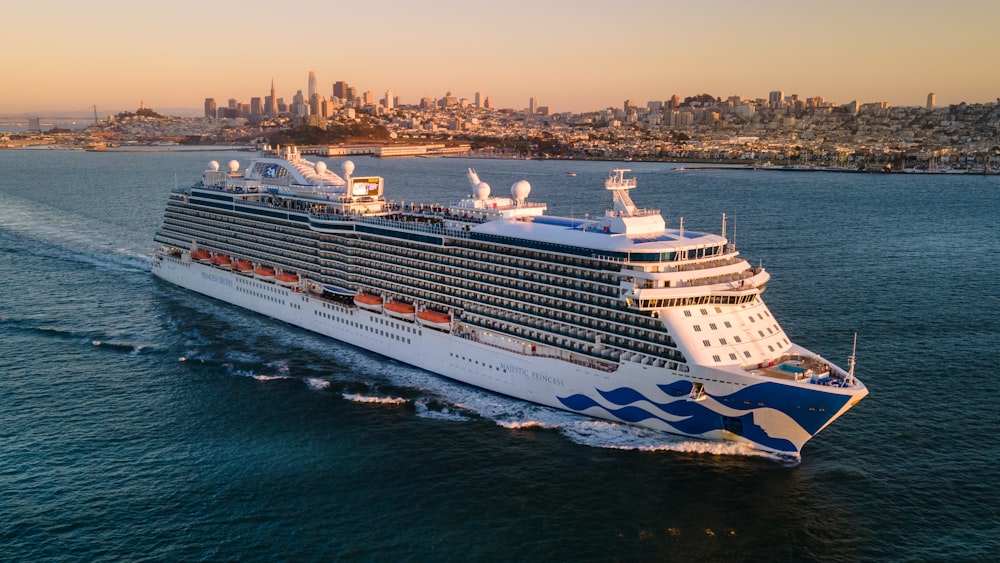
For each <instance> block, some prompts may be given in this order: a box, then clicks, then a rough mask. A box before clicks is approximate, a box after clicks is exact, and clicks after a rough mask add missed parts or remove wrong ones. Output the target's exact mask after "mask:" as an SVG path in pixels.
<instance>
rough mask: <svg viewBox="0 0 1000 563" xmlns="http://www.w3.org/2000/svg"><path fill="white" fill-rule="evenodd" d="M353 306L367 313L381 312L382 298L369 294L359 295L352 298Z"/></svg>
mask: <svg viewBox="0 0 1000 563" xmlns="http://www.w3.org/2000/svg"><path fill="white" fill-rule="evenodd" d="M354 304H355V305H357V306H358V307H361V308H362V309H367V310H369V311H382V298H381V297H379V296H378V295H372V294H370V293H359V294H357V295H355V296H354Z"/></svg>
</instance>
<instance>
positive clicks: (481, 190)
mask: <svg viewBox="0 0 1000 563" xmlns="http://www.w3.org/2000/svg"><path fill="white" fill-rule="evenodd" d="M488 197H490V185H489V184H487V183H486V182H479V185H477V186H476V199H480V200H482V199H486V198H488Z"/></svg>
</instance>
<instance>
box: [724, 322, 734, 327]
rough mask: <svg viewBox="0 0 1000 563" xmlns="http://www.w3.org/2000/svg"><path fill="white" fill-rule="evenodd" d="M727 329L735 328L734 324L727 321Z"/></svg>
mask: <svg viewBox="0 0 1000 563" xmlns="http://www.w3.org/2000/svg"><path fill="white" fill-rule="evenodd" d="M725 324H726V328H733V323H731V322H729V321H726V323H725Z"/></svg>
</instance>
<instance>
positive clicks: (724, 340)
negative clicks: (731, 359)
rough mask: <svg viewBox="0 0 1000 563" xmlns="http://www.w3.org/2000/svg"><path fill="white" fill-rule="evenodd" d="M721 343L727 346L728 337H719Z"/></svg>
mask: <svg viewBox="0 0 1000 563" xmlns="http://www.w3.org/2000/svg"><path fill="white" fill-rule="evenodd" d="M719 344H722V345H723V346H725V345H726V339H725V338H720V339H719Z"/></svg>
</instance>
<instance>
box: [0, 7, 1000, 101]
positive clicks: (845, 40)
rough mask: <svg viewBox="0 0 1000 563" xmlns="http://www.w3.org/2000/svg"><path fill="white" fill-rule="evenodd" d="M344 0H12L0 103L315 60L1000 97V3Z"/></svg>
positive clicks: (542, 78) (664, 84)
mask: <svg viewBox="0 0 1000 563" xmlns="http://www.w3.org/2000/svg"><path fill="white" fill-rule="evenodd" d="M353 6H355V4H345V5H337V4H336V3H329V2H318V1H316V0H304V1H303V2H300V3H297V4H295V5H294V6H293V7H292V8H286V7H285V6H282V7H281V8H280V9H276V8H275V4H273V3H271V2H261V1H259V0H246V1H242V2H235V1H230V0H225V1H211V0H209V1H207V2H206V1H200V2H194V1H192V0H178V1H177V2H174V3H171V4H170V6H169V7H167V8H164V7H161V6H158V5H145V4H141V3H140V4H135V3H126V2H123V1H120V0H111V1H107V2H101V3H99V4H96V5H91V4H87V3H75V2H69V1H68V0H64V1H59V0H38V1H36V2H31V3H15V4H13V5H12V6H9V7H8V12H9V13H8V17H7V19H6V23H7V26H6V27H5V32H6V38H7V40H8V41H7V43H8V45H14V46H17V47H18V48H16V49H8V50H7V51H6V53H5V55H4V58H5V59H6V60H5V61H4V68H5V76H6V79H5V82H6V84H7V87H6V88H5V93H4V98H3V100H0V114H3V115H18V114H21V115H27V114H31V113H36V114H51V113H53V112H69V111H73V112H85V111H87V109H88V108H92V107H93V106H94V105H96V106H97V108H98V114H99V115H101V116H103V115H106V114H108V113H117V112H118V111H123V110H130V111H134V110H135V109H136V108H138V107H139V104H140V103H144V105H145V106H146V107H149V108H152V109H154V110H157V111H160V109H161V108H171V109H175V110H181V109H188V108H190V109H191V110H193V111H196V112H197V114H200V111H199V110H200V108H201V107H202V106H203V102H204V100H205V98H215V100H216V102H217V104H218V105H219V106H220V107H223V106H225V105H226V103H227V101H228V99H229V98H236V99H238V100H240V101H243V102H248V101H249V100H250V98H251V97H255V96H260V97H263V96H265V95H267V94H268V93H269V90H270V84H271V79H272V78H273V79H274V81H275V87H276V91H277V95H278V97H280V98H284V99H285V101H286V102H290V101H291V99H292V97H293V96H294V95H295V93H296V91H297V90H302V91H303V92H306V90H307V76H308V73H309V71H315V72H316V75H317V78H318V84H319V92H320V94H321V95H324V96H327V97H329V96H331V94H332V85H333V83H334V82H336V81H339V80H342V81H345V82H347V83H348V84H350V85H351V86H354V87H356V88H357V89H358V91H359V93H363V92H365V91H368V90H370V91H372V92H373V93H374V94H375V97H376V99H378V98H381V97H383V96H384V95H385V92H386V90H391V91H392V92H393V93H394V95H396V96H399V98H400V100H401V102H402V103H404V104H416V103H418V102H419V100H420V98H422V97H425V96H426V97H431V98H435V99H436V98H440V97H442V96H443V95H445V93H446V92H448V91H450V92H452V93H453V95H455V96H456V97H459V98H468V99H469V100H472V99H474V97H475V94H476V92H482V93H483V95H485V96H488V97H489V98H490V99H491V101H492V102H493V104H494V106H495V107H498V108H511V109H515V110H517V109H522V108H525V107H527V106H528V99H529V98H531V97H536V98H537V99H538V104H539V105H540V106H547V107H549V108H550V111H552V112H553V113H561V112H565V111H570V112H574V113H580V112H586V111H595V110H600V109H603V108H607V107H621V106H622V104H623V102H624V101H625V100H627V99H630V100H633V101H635V102H636V103H637V104H639V105H640V106H644V105H645V103H646V102H647V101H650V100H665V99H669V98H670V96H672V95H674V94H677V95H679V96H681V97H682V98H683V97H686V96H695V95H698V94H702V93H707V94H711V95H712V96H717V97H722V98H726V97H728V96H733V95H738V96H743V97H745V98H751V99H754V98H765V99H766V98H767V95H768V93H769V92H770V91H772V90H781V91H783V92H784V93H785V94H786V95H791V94H797V95H798V96H799V97H800V98H807V97H814V96H822V97H824V98H825V99H826V100H828V101H831V102H835V103H838V104H845V103H849V102H851V101H855V100H856V101H858V102H859V103H866V102H888V103H889V104H890V105H893V106H923V105H924V104H925V103H926V97H927V94H928V93H929V92H934V93H935V94H936V99H937V102H936V103H937V105H938V106H946V105H950V104H958V103H961V102H967V103H990V102H994V101H995V100H996V99H997V98H998V97H1000V79H998V78H996V74H995V73H994V72H992V71H991V70H990V69H991V65H992V60H991V59H992V58H991V55H992V52H993V51H994V50H995V49H994V48H993V46H991V45H990V39H991V37H992V35H993V28H994V27H995V26H996V24H997V22H1000V4H984V3H982V2H977V1H973V0H956V1H954V2H951V3H948V4H939V3H932V2H929V1H926V0H916V1H885V2H878V3H872V2H860V1H858V0H848V1H845V2H841V3H838V4H836V5H822V6H821V5H811V4H801V3H797V2H790V1H785V0H780V1H775V2H769V3H765V4H763V5H752V6H750V5H747V4H745V3H738V2H734V1H728V0H724V1H722V2H717V3H715V4H713V5H712V6H711V7H708V8H706V7H698V6H695V5H692V4H688V3H680V2H663V1H662V0H626V1H624V2H616V3H613V4H609V3H606V2H598V1H596V0H581V1H578V2H576V3H574V4H573V5H572V8H566V7H564V6H562V5H559V6H550V5H546V4H543V3H536V2H527V1H524V0H512V1H511V2H507V3H505V4H504V7H503V8H502V9H500V8H481V7H478V6H475V5H471V4H468V3H460V2H449V1H434V0H429V1H428V2H424V3H420V4H410V3H404V2H395V1H391V0H390V1H387V2H384V3H382V4H379V5H378V7H377V8H372V9H365V10H359V9H354V8H352V7H353ZM293 48H294V50H292V49H293ZM73 108H80V109H73ZM91 111H92V109H91ZM197 114H196V115H197Z"/></svg>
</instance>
